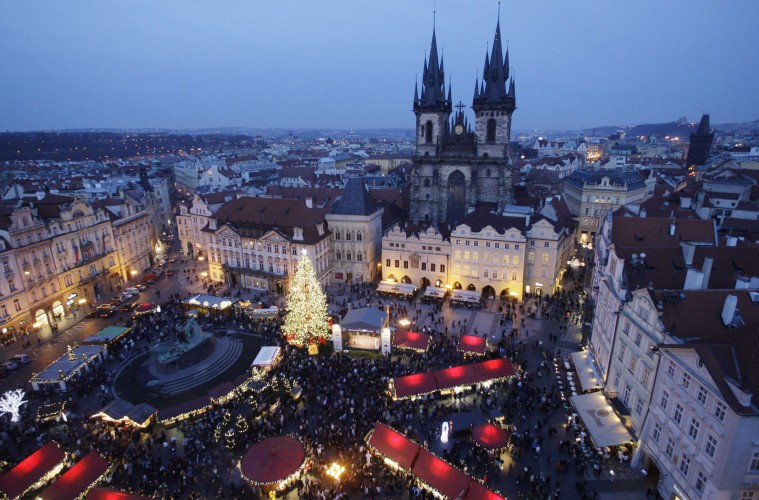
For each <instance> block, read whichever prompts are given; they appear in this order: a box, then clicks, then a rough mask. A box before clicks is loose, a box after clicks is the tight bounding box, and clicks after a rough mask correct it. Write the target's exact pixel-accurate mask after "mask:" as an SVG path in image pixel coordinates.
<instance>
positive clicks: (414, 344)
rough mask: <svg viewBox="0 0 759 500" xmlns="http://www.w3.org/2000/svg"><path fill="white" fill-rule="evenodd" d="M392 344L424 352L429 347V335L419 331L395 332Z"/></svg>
mask: <svg viewBox="0 0 759 500" xmlns="http://www.w3.org/2000/svg"><path fill="white" fill-rule="evenodd" d="M393 346H394V347H402V348H405V349H412V350H414V351H418V352H425V351H426V350H427V349H429V347H430V336H429V335H427V334H426V333H419V332H395V335H393Z"/></svg>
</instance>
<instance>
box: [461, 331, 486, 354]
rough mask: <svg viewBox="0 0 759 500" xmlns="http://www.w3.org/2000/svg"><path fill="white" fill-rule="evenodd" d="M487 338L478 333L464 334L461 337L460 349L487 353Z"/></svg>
mask: <svg viewBox="0 0 759 500" xmlns="http://www.w3.org/2000/svg"><path fill="white" fill-rule="evenodd" d="M486 347H487V339H486V338H485V337H479V336H477V335H462V336H461V338H460V339H459V351H462V352H471V353H474V354H485V348H486Z"/></svg>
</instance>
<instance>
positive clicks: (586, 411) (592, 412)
mask: <svg viewBox="0 0 759 500" xmlns="http://www.w3.org/2000/svg"><path fill="white" fill-rule="evenodd" d="M570 400H571V401H572V405H573V406H574V407H575V409H576V410H577V413H579V414H580V417H581V418H582V421H583V422H584V423H585V427H587V428H588V432H589V433H590V437H591V438H592V439H593V442H594V443H595V444H596V446H597V447H599V448H600V447H602V446H615V445H618V444H623V443H627V442H629V441H632V436H630V432H629V431H628V430H627V428H626V427H625V426H624V424H622V420H620V418H619V417H618V416H617V414H616V413H614V409H613V408H612V407H611V405H610V404H609V402H608V401H606V397H605V396H604V395H603V393H602V392H593V393H590V394H580V395H578V396H572V397H571V398H570Z"/></svg>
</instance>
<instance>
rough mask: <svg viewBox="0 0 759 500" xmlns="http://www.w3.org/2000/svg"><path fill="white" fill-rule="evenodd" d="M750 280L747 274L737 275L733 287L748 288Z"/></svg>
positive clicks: (737, 288)
mask: <svg viewBox="0 0 759 500" xmlns="http://www.w3.org/2000/svg"><path fill="white" fill-rule="evenodd" d="M750 282H751V280H750V279H749V278H748V276H738V279H737V280H735V289H736V290H746V289H748V287H749V283H750Z"/></svg>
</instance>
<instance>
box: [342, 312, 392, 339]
mask: <svg viewBox="0 0 759 500" xmlns="http://www.w3.org/2000/svg"><path fill="white" fill-rule="evenodd" d="M386 326H387V313H386V312H385V311H382V310H380V309H377V308H376V307H362V308H359V309H351V310H350V311H348V314H346V315H345V317H344V318H343V320H342V321H341V322H340V327H341V328H342V329H343V330H365V331H373V332H377V333H379V332H380V330H382V329H383V328H385V327H386Z"/></svg>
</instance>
